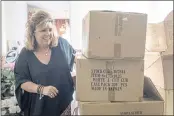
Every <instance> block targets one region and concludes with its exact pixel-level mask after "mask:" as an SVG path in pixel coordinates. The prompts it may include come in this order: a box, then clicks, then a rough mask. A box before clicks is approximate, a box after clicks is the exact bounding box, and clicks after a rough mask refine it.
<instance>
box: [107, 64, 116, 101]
mask: <svg viewBox="0 0 174 116" xmlns="http://www.w3.org/2000/svg"><path fill="white" fill-rule="evenodd" d="M113 64H114V62H113V61H106V70H107V71H106V75H107V74H109V75H113ZM108 70H109V71H108ZM108 100H109V101H115V91H114V90H109V88H108Z"/></svg>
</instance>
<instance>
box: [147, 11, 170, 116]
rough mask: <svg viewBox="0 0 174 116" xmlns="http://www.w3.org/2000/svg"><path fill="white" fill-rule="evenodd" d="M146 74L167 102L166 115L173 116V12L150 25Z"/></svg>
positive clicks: (148, 28) (148, 29)
mask: <svg viewBox="0 0 174 116" xmlns="http://www.w3.org/2000/svg"><path fill="white" fill-rule="evenodd" d="M146 49H147V51H146V53H145V68H144V70H145V71H144V74H145V76H148V77H150V78H151V79H152V81H153V83H154V85H155V86H156V88H157V89H158V91H159V93H160V94H161V96H162V97H163V99H164V101H165V107H164V115H173V11H172V12H170V13H169V14H168V15H167V17H166V18H165V19H164V21H162V22H160V23H155V24H152V23H151V24H148V26H147V39H146Z"/></svg>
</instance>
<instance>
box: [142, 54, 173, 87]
mask: <svg viewBox="0 0 174 116" xmlns="http://www.w3.org/2000/svg"><path fill="white" fill-rule="evenodd" d="M144 62H145V63H144V75H145V76H147V77H149V78H151V79H152V81H153V83H154V84H155V86H159V87H161V88H163V89H167V90H171V89H173V55H167V56H166V55H161V54H160V53H158V52H156V53H153V52H148V53H146V54H145V59H144Z"/></svg>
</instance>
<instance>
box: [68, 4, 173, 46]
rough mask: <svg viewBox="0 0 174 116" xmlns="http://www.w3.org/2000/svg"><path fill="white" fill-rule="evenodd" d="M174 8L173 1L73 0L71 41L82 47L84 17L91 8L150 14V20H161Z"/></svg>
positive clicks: (71, 5)
mask: <svg viewBox="0 0 174 116" xmlns="http://www.w3.org/2000/svg"><path fill="white" fill-rule="evenodd" d="M172 9H173V3H172V1H158V2H156V1H71V3H70V21H71V24H70V25H71V26H70V27H71V42H72V45H73V47H74V48H76V49H81V47H82V46H81V37H82V18H83V17H84V16H85V15H86V13H87V12H88V11H89V10H113V11H127V12H140V13H147V14H148V22H159V21H162V19H163V18H164V17H165V16H166V14H167V13H169V12H170V11H171V10H172Z"/></svg>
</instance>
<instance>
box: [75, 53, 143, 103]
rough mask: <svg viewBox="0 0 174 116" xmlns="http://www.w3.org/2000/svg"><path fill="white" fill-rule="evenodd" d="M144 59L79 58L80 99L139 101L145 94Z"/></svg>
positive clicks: (78, 93)
mask: <svg viewBox="0 0 174 116" xmlns="http://www.w3.org/2000/svg"><path fill="white" fill-rule="evenodd" d="M143 68H144V60H131V59H119V60H97V59H87V58H85V57H83V56H81V57H78V58H77V60H76V99H77V100H78V101H139V100H140V98H142V96H143V80H144V69H143Z"/></svg>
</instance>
